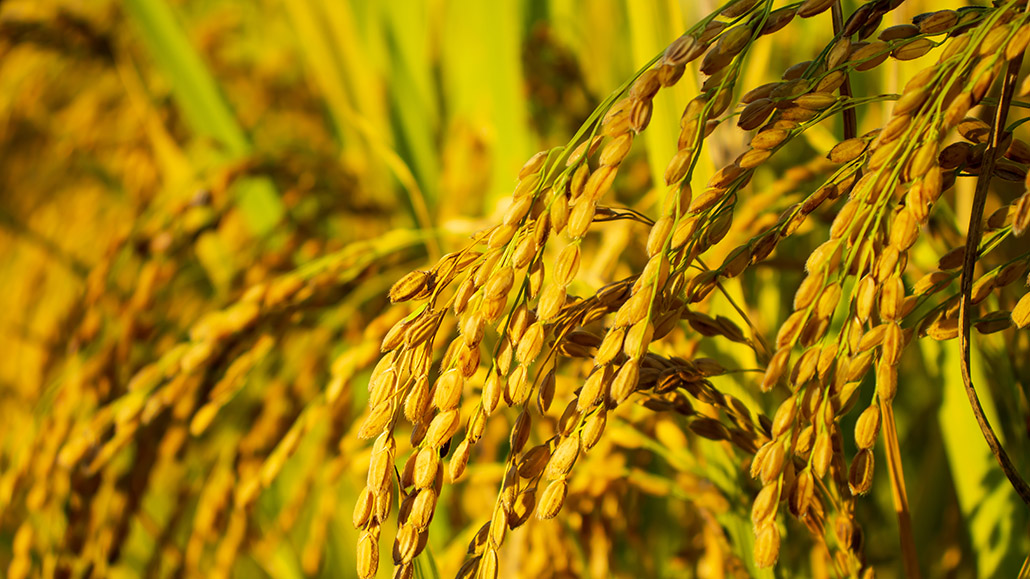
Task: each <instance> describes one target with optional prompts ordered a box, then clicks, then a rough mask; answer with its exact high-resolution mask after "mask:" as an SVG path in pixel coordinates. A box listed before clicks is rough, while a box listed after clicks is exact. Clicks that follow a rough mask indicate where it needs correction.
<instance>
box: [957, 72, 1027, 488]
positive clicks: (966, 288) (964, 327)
mask: <svg viewBox="0 0 1030 579" xmlns="http://www.w3.org/2000/svg"><path fill="white" fill-rule="evenodd" d="M1022 62H1023V56H1022V55H1020V56H1018V57H1016V58H1014V59H1013V60H1012V61H1011V62H1010V63H1009V66H1008V70H1007V71H1006V72H1005V82H1004V85H1003V86H1002V93H1001V101H1000V102H999V103H998V109H997V111H996V113H995V117H994V125H993V126H992V127H991V140H990V143H991V148H990V149H989V150H988V151H987V153H986V154H985V155H984V161H983V167H982V168H981V170H980V175H979V177H977V181H976V192H975V193H974V195H973V207H972V210H971V211H970V215H969V229H968V232H967V234H966V256H965V260H964V262H963V264H962V285H961V296H960V301H959V326H958V327H959V348H960V349H961V351H962V356H961V358H960V360H959V363H960V366H961V371H962V383H963V385H964V386H965V390H966V396H967V397H968V398H969V405H970V406H971V407H972V409H973V416H975V417H976V423H977V424H978V425H979V426H980V432H982V433H983V436H984V440H986V441H987V446H989V447H990V448H991V453H992V454H994V458H995V459H997V461H998V464H999V465H1001V470H1002V471H1004V472H1005V476H1006V477H1008V479H1009V483H1011V484H1012V487H1013V488H1014V489H1016V493H1017V494H1018V495H1019V497H1020V498H1021V499H1023V502H1024V503H1026V504H1027V505H1030V486H1028V485H1027V483H1026V481H1025V480H1023V478H1022V477H1021V476H1020V474H1019V472H1018V471H1016V468H1015V466H1014V465H1013V464H1012V460H1011V459H1010V458H1009V455H1008V453H1006V452H1005V449H1004V448H1002V446H1001V442H999V441H998V436H997V435H996V434H995V433H994V430H993V429H992V428H991V424H990V422H988V421H987V417H986V416H985V415H984V410H983V406H981V405H980V399H979V397H978V396H977V394H976V388H975V387H974V386H973V379H972V377H971V375H970V371H969V356H970V354H969V350H970V344H969V326H970V306H971V305H972V304H970V303H969V302H970V294H971V293H972V289H973V275H974V273H975V272H974V270H975V268H976V258H977V255H978V252H977V250H978V249H979V247H980V237H981V235H982V221H983V212H984V205H985V204H986V203H987V190H988V188H989V187H990V183H991V173H993V172H994V165H995V161H997V159H998V154H999V153H1000V151H999V150H998V149H999V147H998V145H999V143H1001V139H1002V131H1003V130H1004V127H1005V117H1006V115H1007V113H1008V108H1009V103H1010V102H1012V94H1013V92H1014V90H1015V86H1016V80H1017V79H1018V77H1019V68H1020V65H1021V64H1022Z"/></svg>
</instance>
